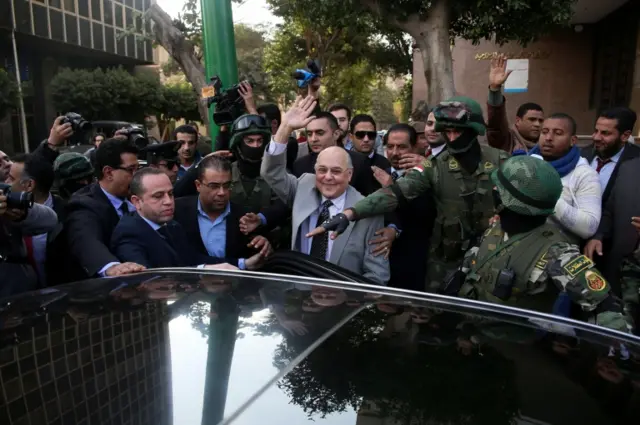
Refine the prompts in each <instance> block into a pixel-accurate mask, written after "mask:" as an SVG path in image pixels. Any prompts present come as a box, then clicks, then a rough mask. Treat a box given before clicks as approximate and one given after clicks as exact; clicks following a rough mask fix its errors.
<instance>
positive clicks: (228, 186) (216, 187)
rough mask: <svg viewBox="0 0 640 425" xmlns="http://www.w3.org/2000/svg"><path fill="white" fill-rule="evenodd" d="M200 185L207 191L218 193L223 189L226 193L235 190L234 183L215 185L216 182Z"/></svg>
mask: <svg viewBox="0 0 640 425" xmlns="http://www.w3.org/2000/svg"><path fill="white" fill-rule="evenodd" d="M200 183H201V184H202V185H203V186H206V187H207V189H209V190H213V191H216V192H217V191H219V190H220V189H223V190H224V191H225V192H226V191H229V190H231V189H233V182H224V183H215V182H211V183H205V182H200Z"/></svg>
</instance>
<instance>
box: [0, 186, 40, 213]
mask: <svg viewBox="0 0 640 425" xmlns="http://www.w3.org/2000/svg"><path fill="white" fill-rule="evenodd" d="M0 191H2V194H3V195H4V196H6V197H7V208H8V209H17V210H21V211H26V210H28V209H29V208H31V207H32V206H33V193H30V192H12V191H11V185H10V184H6V183H0Z"/></svg>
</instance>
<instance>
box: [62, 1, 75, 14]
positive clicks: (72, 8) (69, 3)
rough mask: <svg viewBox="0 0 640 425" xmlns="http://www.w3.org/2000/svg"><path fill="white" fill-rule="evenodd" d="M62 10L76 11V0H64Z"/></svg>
mask: <svg viewBox="0 0 640 425" xmlns="http://www.w3.org/2000/svg"><path fill="white" fill-rule="evenodd" d="M64 10H66V11H67V12H71V13H76V0H64Z"/></svg>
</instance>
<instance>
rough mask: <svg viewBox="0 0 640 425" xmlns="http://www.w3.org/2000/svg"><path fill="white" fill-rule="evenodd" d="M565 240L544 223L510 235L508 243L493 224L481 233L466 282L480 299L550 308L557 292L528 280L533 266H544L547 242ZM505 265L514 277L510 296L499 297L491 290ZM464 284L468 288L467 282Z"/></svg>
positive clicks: (537, 308)
mask: <svg viewBox="0 0 640 425" xmlns="http://www.w3.org/2000/svg"><path fill="white" fill-rule="evenodd" d="M516 238H517V239H516ZM567 241H568V239H567V237H566V236H565V235H564V234H563V233H562V231H561V230H560V229H558V228H556V227H555V226H553V225H551V224H545V225H543V226H540V227H538V228H536V229H534V230H532V231H531V232H529V233H527V234H524V235H516V236H514V237H513V240H512V241H511V243H510V242H509V241H507V242H504V231H503V230H502V229H501V228H500V226H494V227H492V228H491V229H489V230H487V232H486V233H485V237H484V239H483V241H482V244H481V245H480V249H479V251H478V254H477V255H476V259H475V260H474V263H473V264H472V270H471V272H470V273H469V275H468V276H467V280H466V283H469V284H471V286H473V289H474V290H475V292H476V294H477V299H478V300H480V301H488V302H493V303H499V304H508V305H514V306H515V305H517V306H518V307H519V308H528V309H531V310H536V311H543V312H545V311H546V312H551V307H552V306H553V303H554V300H555V299H556V297H557V292H555V291H545V287H544V286H541V287H536V286H532V285H534V284H532V283H531V282H529V280H530V277H531V274H532V272H533V269H534V268H535V267H536V266H537V267H538V268H539V269H544V267H545V266H546V264H547V261H548V260H546V259H545V255H546V253H547V251H548V250H549V248H550V247H551V245H553V244H555V243H558V242H567ZM506 269H510V270H512V271H513V273H514V274H515V281H514V284H513V289H512V293H511V297H510V298H509V299H507V300H503V299H501V298H498V297H496V296H495V295H493V292H494V289H495V287H496V284H497V281H498V276H499V274H500V271H501V270H506ZM465 286H466V287H467V288H469V286H468V285H465ZM461 295H464V294H461Z"/></svg>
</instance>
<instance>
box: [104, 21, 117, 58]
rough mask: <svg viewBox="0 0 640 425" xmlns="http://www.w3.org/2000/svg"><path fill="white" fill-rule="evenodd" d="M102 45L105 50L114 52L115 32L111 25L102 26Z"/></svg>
mask: <svg viewBox="0 0 640 425" xmlns="http://www.w3.org/2000/svg"><path fill="white" fill-rule="evenodd" d="M104 45H105V50H106V51H107V52H109V53H116V40H115V33H114V31H113V28H111V27H107V26H105V27H104Z"/></svg>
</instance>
